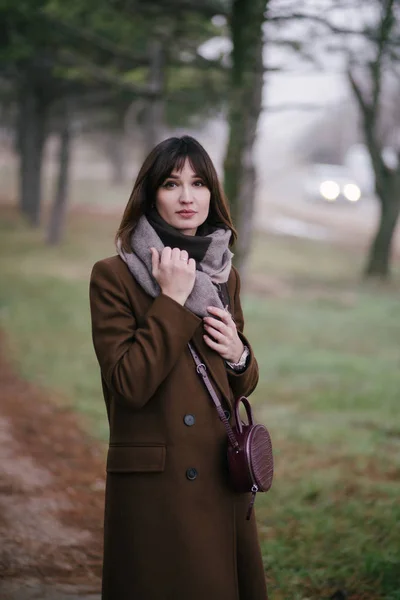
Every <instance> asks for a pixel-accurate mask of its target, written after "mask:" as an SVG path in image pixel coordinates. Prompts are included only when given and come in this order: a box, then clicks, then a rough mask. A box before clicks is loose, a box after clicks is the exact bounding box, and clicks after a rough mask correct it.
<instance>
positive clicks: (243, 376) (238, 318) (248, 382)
mask: <svg viewBox="0 0 400 600" xmlns="http://www.w3.org/2000/svg"><path fill="white" fill-rule="evenodd" d="M232 269H233V270H234V273H235V276H236V287H235V296H234V303H233V307H234V314H233V318H234V320H235V323H236V327H237V330H238V334H239V337H240V339H241V340H242V342H243V344H244V345H245V346H247V347H248V348H249V350H250V356H249V358H248V363H247V367H246V369H245V370H244V371H240V372H235V371H234V370H233V369H231V368H229V367H228V368H227V373H228V379H229V385H230V387H231V389H232V391H233V393H234V396H235V398H238V397H239V396H249V395H250V394H251V393H252V392H253V391H254V389H255V388H256V386H257V383H258V364H257V360H256V358H255V356H254V352H253V350H252V347H251V345H250V343H249V341H248V339H247V338H246V337H245V335H244V333H243V330H244V318H243V311H242V305H241V303H240V277H239V273H238V271H237V269H235V268H234V267H232Z"/></svg>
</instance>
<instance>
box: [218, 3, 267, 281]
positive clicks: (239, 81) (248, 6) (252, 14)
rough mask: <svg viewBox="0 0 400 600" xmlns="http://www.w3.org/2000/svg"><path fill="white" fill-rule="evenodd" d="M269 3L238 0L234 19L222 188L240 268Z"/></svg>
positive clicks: (250, 206)
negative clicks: (232, 226)
mask: <svg viewBox="0 0 400 600" xmlns="http://www.w3.org/2000/svg"><path fill="white" fill-rule="evenodd" d="M266 4H267V2H266V0H252V2H249V0H234V3H233V7H232V18H231V31H232V41H233V51H232V61H233V64H232V82H231V89H230V107H229V115H228V122H229V128H230V136H229V142H228V148H227V153H226V157H225V164H224V170H225V181H224V187H225V191H226V194H227V197H228V200H229V203H230V209H231V215H232V219H233V222H234V224H235V226H236V228H237V230H238V234H239V235H238V242H237V243H236V246H235V264H236V266H237V267H238V268H239V269H242V270H243V267H244V266H245V263H246V260H247V258H248V254H249V251H250V244H251V232H252V219H253V211H254V200H255V188H256V174H255V167H254V158H253V148H254V142H255V138H256V130H257V122H258V118H259V115H260V112H261V102H262V88H263V60H262V50H263V32H262V25H263V22H264V19H265V16H264V15H265V10H266Z"/></svg>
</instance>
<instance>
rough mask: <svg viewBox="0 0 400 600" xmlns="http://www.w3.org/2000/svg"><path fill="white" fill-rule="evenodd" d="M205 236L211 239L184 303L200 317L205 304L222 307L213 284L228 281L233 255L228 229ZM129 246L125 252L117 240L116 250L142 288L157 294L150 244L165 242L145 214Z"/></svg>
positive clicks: (203, 311)
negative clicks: (129, 251) (128, 249)
mask: <svg viewBox="0 0 400 600" xmlns="http://www.w3.org/2000/svg"><path fill="white" fill-rule="evenodd" d="M207 237H210V238H211V243H210V245H209V247H208V249H207V252H206V254H205V256H204V258H203V260H202V261H201V263H200V265H197V270H196V280H195V284H194V287H193V290H192V292H191V294H190V295H189V297H188V299H187V300H186V303H185V307H186V308H187V309H189V310H190V311H192V312H193V313H194V314H196V315H198V316H199V317H205V316H207V315H208V312H207V306H217V307H219V308H224V307H223V305H222V302H221V300H220V298H219V295H218V292H217V289H216V287H215V285H214V284H218V283H225V282H226V281H228V277H229V273H230V270H231V265H232V257H233V254H232V252H231V251H230V250H229V248H228V244H229V240H230V237H231V232H230V230H229V229H222V228H221V229H216V230H215V231H213V232H212V233H210V234H209V235H208V236H207ZM131 247H132V253H128V252H125V251H124V250H123V248H121V243H120V241H119V240H118V243H117V252H118V254H119V255H120V257H121V258H122V260H123V261H124V262H125V263H126V264H127V265H128V268H129V270H130V272H131V273H132V275H133V277H134V278H135V279H136V281H137V282H138V283H139V284H140V286H141V287H142V288H143V289H144V291H145V292H147V293H148V294H149V295H150V296H152V297H153V298H156V296H158V295H159V294H160V292H161V290H160V286H159V285H158V283H157V281H156V280H155V279H154V277H153V275H152V264H151V252H150V248H151V247H153V248H155V249H156V250H158V252H161V251H162V249H163V248H164V244H163V243H162V241H161V239H160V238H159V236H158V235H157V233H156V232H155V230H154V228H153V227H152V226H151V225H150V223H149V221H148V220H147V218H146V216H145V215H143V216H142V217H141V218H140V219H139V221H138V224H137V225H136V227H135V230H134V232H133V234H132V237H131ZM200 269H201V270H200Z"/></svg>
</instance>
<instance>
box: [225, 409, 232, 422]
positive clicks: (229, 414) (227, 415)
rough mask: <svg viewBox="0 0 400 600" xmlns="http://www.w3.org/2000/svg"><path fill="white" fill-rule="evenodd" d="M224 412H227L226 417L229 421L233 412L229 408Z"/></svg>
mask: <svg viewBox="0 0 400 600" xmlns="http://www.w3.org/2000/svg"><path fill="white" fill-rule="evenodd" d="M224 413H225V416H226V418H227V419H228V421H229V419H230V418H231V413H230V412H229V410H224Z"/></svg>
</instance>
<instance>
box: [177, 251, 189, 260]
mask: <svg viewBox="0 0 400 600" xmlns="http://www.w3.org/2000/svg"><path fill="white" fill-rule="evenodd" d="M179 258H180V260H181V261H185V262H187V261H188V260H189V254H188V253H187V251H186V250H181V255H180V257H179Z"/></svg>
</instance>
